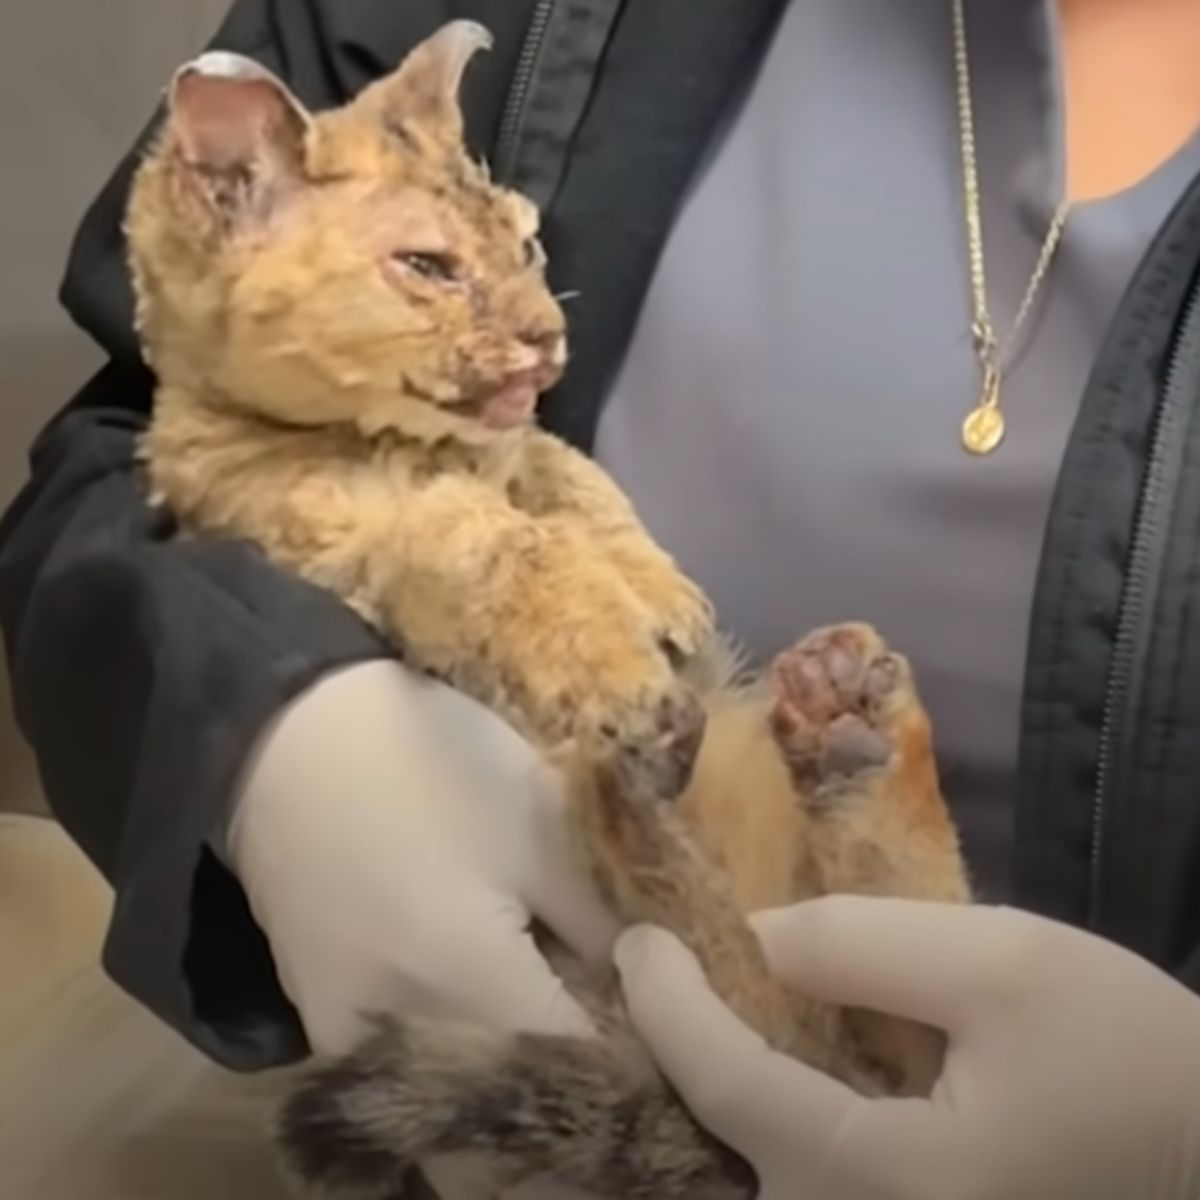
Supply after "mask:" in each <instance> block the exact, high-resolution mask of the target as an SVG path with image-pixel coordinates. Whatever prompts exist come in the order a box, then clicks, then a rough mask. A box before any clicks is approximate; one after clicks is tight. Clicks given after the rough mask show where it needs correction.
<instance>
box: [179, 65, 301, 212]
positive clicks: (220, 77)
mask: <svg viewBox="0 0 1200 1200" xmlns="http://www.w3.org/2000/svg"><path fill="white" fill-rule="evenodd" d="M167 123H168V130H169V136H170V137H171V138H172V139H173V142H174V145H175V147H176V150H177V152H178V154H179V155H180V157H181V158H182V160H183V162H184V164H185V166H186V167H187V168H188V169H189V170H190V171H191V173H192V176H193V178H194V180H195V182H196V184H197V185H198V186H199V187H200V189H201V190H202V191H203V192H204V193H205V194H206V195H207V197H208V199H209V201H210V202H211V203H212V204H213V205H214V207H215V208H216V209H217V210H218V211H219V212H221V214H222V215H224V216H227V217H231V218H236V217H244V216H259V217H261V216H265V215H266V214H267V213H269V212H270V211H271V209H272V208H273V207H274V206H275V205H276V204H277V203H278V202H279V200H280V199H281V198H282V197H283V196H284V195H285V194H286V192H287V191H288V190H289V189H291V188H294V187H295V186H296V185H297V184H298V183H299V182H300V181H301V180H302V178H303V174H304V165H303V164H304V141H305V137H306V136H307V134H308V130H309V128H310V126H311V124H312V117H311V116H310V115H309V113H308V111H307V110H306V109H305V108H304V106H303V105H302V104H301V103H300V101H299V100H297V99H296V97H295V96H293V95H292V93H291V92H290V91H289V90H288V89H287V87H286V86H285V85H284V84H283V83H282V81H280V80H279V79H278V78H276V76H274V75H273V74H271V72H270V71H268V70H267V69H266V68H265V67H262V66H260V65H259V64H258V63H256V62H254V61H253V60H252V59H249V58H243V57H242V56H241V55H239V54H229V53H226V52H224V51H213V52H210V53H208V54H204V55H202V56H201V57H200V58H198V59H196V60H195V61H194V62H190V63H188V64H187V65H186V66H184V67H182V68H181V69H180V70H179V71H178V72H177V73H176V75H175V78H174V79H173V80H172V82H171V87H170V91H169V95H168V117H167Z"/></svg>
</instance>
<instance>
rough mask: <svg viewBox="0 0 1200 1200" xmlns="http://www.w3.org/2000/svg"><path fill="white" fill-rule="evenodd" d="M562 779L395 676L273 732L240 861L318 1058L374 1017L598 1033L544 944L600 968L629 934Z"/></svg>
mask: <svg viewBox="0 0 1200 1200" xmlns="http://www.w3.org/2000/svg"><path fill="white" fill-rule="evenodd" d="M562 805H563V797H562V795H561V791H560V789H559V788H558V787H557V779H556V777H555V776H554V775H553V774H552V773H551V772H550V771H549V769H548V768H546V767H545V766H544V765H543V763H542V760H541V758H540V756H539V755H538V754H537V753H536V752H535V751H534V749H533V748H532V747H531V746H530V745H529V744H528V743H526V742H525V741H524V740H523V739H522V738H520V737H519V736H518V735H517V734H516V733H515V732H513V730H512V729H511V728H510V727H509V726H508V725H506V724H505V723H504V722H503V721H501V719H500V718H499V717H496V716H494V715H493V714H492V713H491V712H489V711H488V710H486V709H485V708H483V707H482V706H481V705H479V704H476V703H475V702H474V701H472V700H470V699H468V698H466V697H465V696H463V695H461V694H460V693H458V692H455V691H453V690H451V689H450V688H448V687H445V686H443V685H441V684H438V683H435V682H433V681H431V680H427V679H424V678H421V677H418V676H416V675H414V674H412V673H411V672H409V671H407V670H406V669H405V668H403V667H401V666H399V665H398V664H396V663H394V662H375V663H370V664H367V665H363V666H358V667H353V668H351V669H349V670H347V671H344V672H342V673H340V674H338V675H335V676H332V677H330V678H328V679H326V680H325V681H324V682H322V683H320V684H319V685H318V686H317V687H315V688H314V689H313V690H312V691H310V692H309V693H308V694H307V695H305V696H304V697H302V698H301V699H300V700H299V701H298V702H297V703H296V704H295V705H293V706H292V708H290V709H289V710H288V711H287V712H286V713H285V714H284V715H283V716H282V717H281V719H280V720H279V722H278V723H277V724H276V726H275V728H274V729H273V730H271V731H269V733H268V735H267V736H266V737H265V738H264V739H263V741H262V748H261V750H260V752H259V753H258V755H256V757H255V761H254V762H252V763H251V765H250V768H249V770H248V772H247V775H246V782H245V784H244V786H243V787H242V788H241V789H240V790H239V794H238V795H237V797H236V798H235V802H234V805H233V808H232V813H231V820H230V823H229V830H228V837H227V857H228V860H229V862H230V865H231V866H232V868H233V870H234V871H235V873H236V874H237V876H238V878H239V879H240V881H241V883H242V886H243V888H244V889H245V891H246V894H247V896H248V898H249V902H250V906H251V909H252V911H253V913H254V915H255V919H256V920H257V921H258V923H259V924H260V926H261V927H262V929H263V930H264V932H265V933H266V935H267V938H268V940H269V941H270V944H271V949H272V953H273V956H274V958H275V962H276V967H277V969H278V972H279V976H280V980H281V982H282V984H283V987H284V990H285V991H286V992H287V994H288V995H289V996H290V998H291V999H292V1001H293V1003H294V1004H295V1005H296V1007H297V1009H298V1010H299V1012H300V1016H301V1019H302V1021H303V1023H304V1026H305V1030H306V1032H307V1034H308V1038H309V1041H310V1043H311V1044H312V1047H313V1049H314V1050H315V1051H317V1052H318V1053H322V1054H337V1053H341V1052H345V1051H347V1050H349V1049H350V1048H351V1047H352V1045H353V1044H354V1043H355V1042H356V1041H357V1040H358V1038H359V1036H360V1034H361V1033H362V1032H363V1028H364V1027H363V1014H364V1013H365V1012H370V1011H372V1010H375V1011H380V1010H390V1011H397V1010H400V1009H404V1010H405V1011H409V1012H412V1011H421V1010H422V1009H424V1010H425V1011H436V1012H438V1013H439V1014H441V1015H457V1016H459V1017H461V1018H463V1019H464V1020H474V1021H480V1022H483V1023H486V1024H488V1025H491V1026H493V1027H499V1028H510V1029H523V1030H533V1031H539V1032H546V1033H585V1032H588V1031H589V1030H590V1024H589V1022H588V1020H587V1018H586V1017H585V1016H584V1014H583V1011H582V1010H581V1009H580V1008H579V1007H578V1006H577V1005H576V1003H575V1002H574V1000H573V999H572V998H571V997H570V996H569V995H568V994H567V993H566V991H565V990H564V988H563V986H562V984H561V983H560V982H559V980H558V979H557V977H556V976H555V975H554V974H553V973H552V972H551V970H550V968H549V967H548V966H547V964H546V963H545V961H544V960H543V959H542V957H541V955H540V954H539V953H538V951H537V948H536V946H535V945H534V942H533V939H532V937H531V936H530V934H529V932H528V928H527V927H528V925H529V920H530V917H531V915H532V916H536V917H537V918H539V919H540V920H542V921H543V922H544V923H545V924H546V925H547V926H548V927H549V928H551V929H552V930H553V931H554V932H555V934H557V935H558V936H559V937H560V938H561V939H562V940H563V941H564V942H565V943H566V944H567V945H568V946H569V947H571V948H572V949H573V950H574V951H576V952H577V953H579V954H580V955H582V956H583V957H585V958H590V959H601V960H602V959H603V958H605V957H606V956H607V955H608V954H609V953H610V951H611V945H612V939H613V938H614V937H615V934H616V925H615V923H614V922H613V921H612V919H611V917H610V916H609V914H608V913H607V911H606V910H605V908H604V907H603V905H602V903H601V901H600V900H599V898H598V896H597V895H596V894H595V893H594V892H593V890H592V887H591V884H590V881H589V880H588V878H587V877H586V873H585V872H584V871H583V869H582V868H581V867H580V866H579V865H577V862H576V858H575V855H574V853H573V851H572V848H571V846H570V845H569V843H568V840H567V831H566V825H565V822H564V821H563V820H562Z"/></svg>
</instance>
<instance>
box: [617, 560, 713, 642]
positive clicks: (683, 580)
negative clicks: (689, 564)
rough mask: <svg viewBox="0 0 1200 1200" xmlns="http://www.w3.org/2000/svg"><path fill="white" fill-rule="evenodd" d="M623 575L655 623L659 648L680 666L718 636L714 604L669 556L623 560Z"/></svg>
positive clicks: (621, 564)
mask: <svg viewBox="0 0 1200 1200" xmlns="http://www.w3.org/2000/svg"><path fill="white" fill-rule="evenodd" d="M619 566H620V568H621V574H622V576H623V578H624V579H625V582H626V583H627V584H628V585H629V586H630V587H631V588H632V589H633V591H634V593H635V594H636V595H637V596H638V598H639V599H640V600H641V601H642V603H643V604H644V605H645V606H646V607H647V608H648V609H649V610H650V612H651V614H652V615H653V618H654V622H655V629H656V633H657V637H658V641H659V644H660V645H661V646H662V647H663V648H664V649H665V650H666V651H667V653H668V654H669V655H670V656H671V657H672V659H673V660H674V661H675V663H676V665H680V664H682V663H685V662H688V661H690V660H692V659H694V658H696V657H697V656H698V655H700V654H702V653H703V652H704V651H705V649H706V648H707V647H708V646H710V645H711V643H712V641H713V638H714V636H715V633H716V613H715V610H714V609H713V605H712V601H711V600H709V598H708V597H707V596H706V595H705V594H704V592H703V591H702V590H701V588H700V587H699V586H698V585H697V584H695V583H693V582H692V581H691V580H690V579H689V578H688V577H687V576H686V575H684V574H683V572H682V571H680V570H679V569H678V567H676V566H675V564H674V563H673V562H672V561H671V559H670V558H668V557H667V556H666V555H665V554H661V553H659V552H657V550H656V551H655V553H654V554H653V555H651V554H649V553H645V554H639V555H634V554H632V553H628V554H626V555H625V556H621V557H620V558H619Z"/></svg>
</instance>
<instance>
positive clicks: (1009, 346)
mask: <svg viewBox="0 0 1200 1200" xmlns="http://www.w3.org/2000/svg"><path fill="white" fill-rule="evenodd" d="M952 4H953V10H954V68H955V76H956V84H957V92H958V123H959V136H960V138H961V141H962V165H963V198H964V201H965V204H964V209H965V213H966V223H967V252H968V260H969V263H970V270H971V305H972V309H973V319H972V321H971V338H972V341H973V342H974V345H975V354H976V356H977V357H978V359H979V369H980V375H981V383H980V390H979V400H978V402H977V403H976V405H975V407H974V408H973V409H971V411H970V412H969V413H968V414H967V417H966V420H964V421H963V426H962V443H963V448H964V449H965V450H966V451H967V452H968V453H969V454H991V452H992V451H993V450H995V449H996V447H997V446H999V445H1000V443H1001V442H1002V441H1003V440H1004V414H1003V413H1002V412H1001V411H1000V384H1001V382H1002V380H1003V377H1004V372H1005V371H1006V370H1007V369H1008V367H1009V366H1010V365H1011V364H1012V359H1013V356H1014V352H1015V350H1016V346H1017V336H1018V334H1019V333H1020V332H1021V329H1022V328H1023V326H1024V324H1025V321H1026V319H1027V318H1028V316H1029V314H1030V312H1031V311H1032V309H1033V303H1034V300H1035V298H1036V296H1037V293H1038V289H1039V288H1040V287H1041V285H1042V281H1043V280H1044V279H1045V277H1046V273H1047V271H1048V270H1049V267H1050V261H1051V259H1053V257H1054V252H1055V250H1057V249H1058V243H1059V240H1060V238H1061V237H1062V231H1063V225H1064V224H1065V223H1066V220H1067V212H1068V210H1069V208H1070V205H1069V203H1068V202H1067V201H1066V200H1062V201H1061V202H1060V203H1059V205H1058V207H1057V208H1056V209H1055V211H1054V216H1053V218H1052V219H1051V221H1050V228H1049V229H1048V230H1047V231H1046V238H1045V240H1044V241H1043V242H1042V248H1041V250H1040V251H1039V253H1038V257H1037V263H1036V264H1035V266H1034V268H1033V274H1032V275H1031V276H1030V278H1029V283H1028V285H1027V286H1026V288H1025V295H1024V297H1023V298H1022V300H1021V304H1020V306H1019V307H1018V309H1017V315H1016V316H1015V317H1014V318H1013V325H1012V329H1011V330H1009V334H1008V338H1007V339H1006V340H1005V342H1004V343H1003V345H1001V344H1000V343H999V342H998V341H997V339H996V333H995V330H994V329H993V327H992V318H991V315H990V314H989V312H988V303H987V276H986V273H985V271H984V262H983V218H982V216H981V213H980V205H979V175H978V167H977V164H976V159H975V120H974V116H973V113H972V109H971V74H970V64H969V63H968V61H967V23H966V18H965V15H964V12H963V0H952Z"/></svg>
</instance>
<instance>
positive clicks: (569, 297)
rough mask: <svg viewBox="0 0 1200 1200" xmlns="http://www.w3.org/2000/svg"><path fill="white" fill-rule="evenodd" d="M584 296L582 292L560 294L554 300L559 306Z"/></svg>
mask: <svg viewBox="0 0 1200 1200" xmlns="http://www.w3.org/2000/svg"><path fill="white" fill-rule="evenodd" d="M582 295H583V293H582V292H559V293H558V294H557V295H556V296H555V297H554V299H555V300H556V301H557V302H558V303H559V304H565V303H566V302H567V301H568V300H578V299H579V297H580V296H582Z"/></svg>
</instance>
